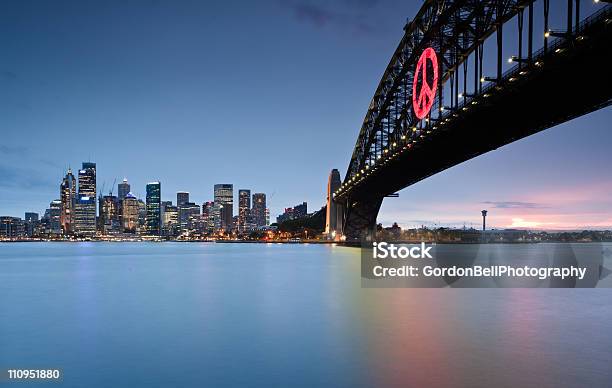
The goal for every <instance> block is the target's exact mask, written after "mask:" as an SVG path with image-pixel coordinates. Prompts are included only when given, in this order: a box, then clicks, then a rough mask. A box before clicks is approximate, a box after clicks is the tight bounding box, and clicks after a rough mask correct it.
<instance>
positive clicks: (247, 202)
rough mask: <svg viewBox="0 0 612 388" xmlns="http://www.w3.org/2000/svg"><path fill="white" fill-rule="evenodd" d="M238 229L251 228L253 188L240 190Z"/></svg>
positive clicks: (241, 230)
mask: <svg viewBox="0 0 612 388" xmlns="http://www.w3.org/2000/svg"><path fill="white" fill-rule="evenodd" d="M237 229H238V231H239V232H246V231H249V230H251V229H252V228H251V190H247V189H240V190H238V228H237Z"/></svg>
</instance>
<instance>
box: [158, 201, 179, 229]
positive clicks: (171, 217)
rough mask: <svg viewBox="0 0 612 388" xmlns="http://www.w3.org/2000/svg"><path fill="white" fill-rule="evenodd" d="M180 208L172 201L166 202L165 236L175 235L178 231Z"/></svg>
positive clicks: (164, 212)
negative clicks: (173, 204)
mask: <svg viewBox="0 0 612 388" xmlns="http://www.w3.org/2000/svg"><path fill="white" fill-rule="evenodd" d="M178 219H179V209H178V207H176V206H172V202H170V201H169V203H166V204H165V205H164V206H163V219H162V222H163V235H164V236H175V235H176V234H177V232H178V227H179V222H178Z"/></svg>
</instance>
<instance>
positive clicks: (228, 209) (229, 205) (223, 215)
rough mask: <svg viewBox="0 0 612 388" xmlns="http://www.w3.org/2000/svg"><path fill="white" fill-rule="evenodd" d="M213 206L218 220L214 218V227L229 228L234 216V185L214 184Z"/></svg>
mask: <svg viewBox="0 0 612 388" xmlns="http://www.w3.org/2000/svg"><path fill="white" fill-rule="evenodd" d="M214 195H215V206H216V208H217V211H218V213H219V214H218V220H215V229H223V230H226V231H228V230H230V229H231V228H232V219H233V217H234V185H232V184H227V183H225V184H216V185H215V187H214Z"/></svg>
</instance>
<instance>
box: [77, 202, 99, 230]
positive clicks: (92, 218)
mask: <svg viewBox="0 0 612 388" xmlns="http://www.w3.org/2000/svg"><path fill="white" fill-rule="evenodd" d="M73 232H74V234H76V235H79V236H93V235H95V234H96V200H95V198H94V197H81V196H79V197H78V198H77V200H76V203H75V205H74V228H73Z"/></svg>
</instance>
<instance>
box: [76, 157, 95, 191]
mask: <svg viewBox="0 0 612 388" xmlns="http://www.w3.org/2000/svg"><path fill="white" fill-rule="evenodd" d="M79 196H80V197H91V198H96V164H95V163H91V162H83V168H82V169H80V170H79Z"/></svg>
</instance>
